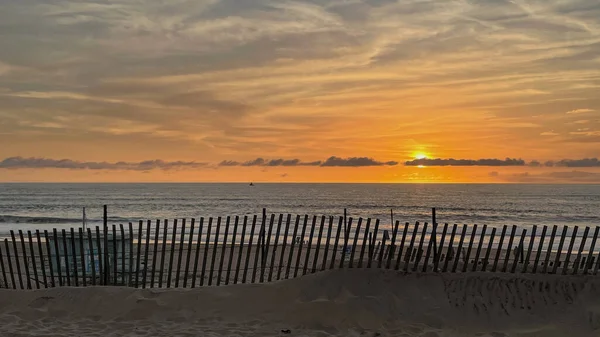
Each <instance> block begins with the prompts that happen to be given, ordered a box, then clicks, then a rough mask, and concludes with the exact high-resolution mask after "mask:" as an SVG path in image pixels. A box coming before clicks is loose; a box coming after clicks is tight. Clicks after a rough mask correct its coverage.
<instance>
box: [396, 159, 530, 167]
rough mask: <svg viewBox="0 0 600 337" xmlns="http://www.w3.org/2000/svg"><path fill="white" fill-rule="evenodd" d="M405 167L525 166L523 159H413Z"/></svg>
mask: <svg viewBox="0 0 600 337" xmlns="http://www.w3.org/2000/svg"><path fill="white" fill-rule="evenodd" d="M404 164H405V165H406V166H525V165H526V163H525V161H524V160H523V159H513V158H506V159H504V160H502V159H453V158H450V159H441V158H437V159H428V158H423V159H415V160H410V161H407V162H405V163H404Z"/></svg>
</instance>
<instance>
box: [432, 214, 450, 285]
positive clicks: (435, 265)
mask: <svg viewBox="0 0 600 337" xmlns="http://www.w3.org/2000/svg"><path fill="white" fill-rule="evenodd" d="M436 228H437V226H436ZM447 234H448V224H447V223H445V224H444V228H443V229H442V238H441V239H440V246H439V247H438V249H437V252H436V253H435V255H434V261H433V271H434V272H436V273H438V272H439V271H440V262H441V259H442V252H443V251H444V244H445V242H446V235H447ZM434 249H435V247H434Z"/></svg>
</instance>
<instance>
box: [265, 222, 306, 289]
mask: <svg viewBox="0 0 600 337" xmlns="http://www.w3.org/2000/svg"><path fill="white" fill-rule="evenodd" d="M316 226H317V216H316V215H315V216H313V220H312V224H311V226H310V236H309V237H308V245H307V246H306V255H305V256H304V266H303V270H302V275H306V273H307V272H308V262H309V261H310V252H311V249H312V241H313V236H314V234H315V227H316ZM261 282H262V280H261Z"/></svg>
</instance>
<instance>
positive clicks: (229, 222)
mask: <svg viewBox="0 0 600 337" xmlns="http://www.w3.org/2000/svg"><path fill="white" fill-rule="evenodd" d="M230 224H231V217H230V216H227V220H226V221H225V233H224V234H223V247H221V256H220V257H219V270H218V271H217V285H218V286H220V285H221V276H222V275H223V260H225V254H227V237H228V236H229V225H230Z"/></svg>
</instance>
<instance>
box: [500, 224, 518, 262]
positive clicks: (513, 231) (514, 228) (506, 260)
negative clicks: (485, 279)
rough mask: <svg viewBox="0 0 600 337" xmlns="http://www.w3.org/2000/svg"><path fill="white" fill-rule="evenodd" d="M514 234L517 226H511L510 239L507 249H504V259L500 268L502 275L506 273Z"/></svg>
mask: <svg viewBox="0 0 600 337" xmlns="http://www.w3.org/2000/svg"><path fill="white" fill-rule="evenodd" d="M516 233H517V226H515V225H513V226H512V230H511V232H510V239H509V240H508V247H507V248H506V257H505V259H504V266H503V267H502V272H503V273H506V272H507V271H508V261H510V252H511V250H512V245H513V243H514V241H515V234H516Z"/></svg>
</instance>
